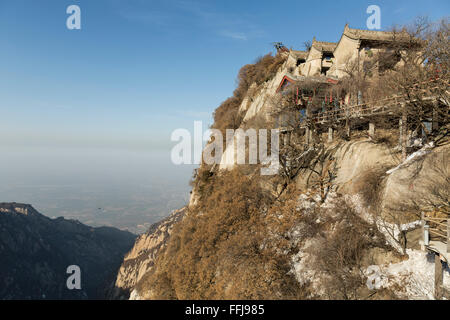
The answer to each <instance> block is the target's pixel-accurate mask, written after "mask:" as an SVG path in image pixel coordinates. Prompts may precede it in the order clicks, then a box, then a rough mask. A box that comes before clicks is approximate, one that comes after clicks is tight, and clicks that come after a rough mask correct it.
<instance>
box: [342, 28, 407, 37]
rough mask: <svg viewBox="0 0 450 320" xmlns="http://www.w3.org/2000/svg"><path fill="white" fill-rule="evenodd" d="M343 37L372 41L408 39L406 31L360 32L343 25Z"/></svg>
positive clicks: (360, 30)
mask: <svg viewBox="0 0 450 320" xmlns="http://www.w3.org/2000/svg"><path fill="white" fill-rule="evenodd" d="M344 35H346V36H347V37H349V38H351V39H355V40H372V41H374V40H375V41H393V40H395V39H396V38H397V39H406V38H408V33H407V32H406V31H401V32H389V31H377V30H362V29H352V28H350V27H349V26H348V24H346V25H345V28H344Z"/></svg>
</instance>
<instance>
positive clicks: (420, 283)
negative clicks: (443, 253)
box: [365, 249, 450, 300]
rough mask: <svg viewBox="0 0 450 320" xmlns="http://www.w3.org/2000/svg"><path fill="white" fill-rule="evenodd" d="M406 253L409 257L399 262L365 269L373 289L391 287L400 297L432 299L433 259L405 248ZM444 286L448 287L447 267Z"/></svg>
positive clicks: (449, 285)
mask: <svg viewBox="0 0 450 320" xmlns="http://www.w3.org/2000/svg"><path fill="white" fill-rule="evenodd" d="M407 254H408V256H409V259H408V260H405V261H402V262H400V263H395V264H389V265H381V266H377V265H373V266H369V267H368V268H367V270H366V271H365V275H366V276H367V277H368V279H369V280H368V282H369V281H370V282H371V283H370V284H371V285H373V288H374V289H382V288H387V289H391V290H392V291H393V292H394V293H395V294H396V295H398V296H399V297H400V298H404V299H412V300H424V299H426V300H428V299H434V259H429V257H428V254H427V253H426V252H423V251H418V250H411V249H407ZM372 280H373V282H372ZM370 284H369V283H368V285H370ZM444 287H446V288H447V289H450V270H449V269H448V268H447V269H446V270H445V271H444Z"/></svg>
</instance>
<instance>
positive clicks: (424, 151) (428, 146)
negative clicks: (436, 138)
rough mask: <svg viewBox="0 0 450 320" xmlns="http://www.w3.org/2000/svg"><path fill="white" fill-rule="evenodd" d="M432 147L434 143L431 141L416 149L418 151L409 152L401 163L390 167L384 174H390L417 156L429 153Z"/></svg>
mask: <svg viewBox="0 0 450 320" xmlns="http://www.w3.org/2000/svg"><path fill="white" fill-rule="evenodd" d="M433 148H434V143H433V142H430V143H427V144H426V145H425V146H424V147H423V148H422V149H420V150H418V151H416V152H414V153H411V154H410V155H409V156H408V157H407V158H406V160H405V161H403V162H402V163H400V164H399V165H398V166H396V167H395V168H392V169H390V170H388V171H387V172H386V174H391V173H393V172H395V171H397V170H398V169H400V168H403V167H405V166H407V165H408V164H410V163H411V162H412V161H414V160H415V159H417V158H419V157H423V156H424V155H426V154H428V153H430V152H431V149H433Z"/></svg>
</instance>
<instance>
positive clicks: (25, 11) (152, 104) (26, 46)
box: [0, 0, 449, 148]
mask: <svg viewBox="0 0 450 320" xmlns="http://www.w3.org/2000/svg"><path fill="white" fill-rule="evenodd" d="M71 4H77V5H79V6H80V8H81V11H82V30H68V29H67V28H66V24H65V22H66V19H67V17H68V15H67V14H66V8H67V7H68V6H69V5H71ZM370 4H377V5H379V6H380V7H381V10H382V27H384V28H387V27H390V26H391V25H393V24H395V23H397V24H402V23H406V22H409V21H411V20H412V19H413V18H414V17H415V16H417V15H423V14H426V15H429V16H430V18H431V19H437V18H440V17H442V15H444V14H446V13H448V12H449V2H448V1H445V0H442V1H432V0H430V1H403V0H397V1H373V0H372V1H360V0H358V1H354V0H352V1H300V0H296V1H282V2H278V1H230V0H227V1H189V0H188V1H182V0H180V1H178V0H176V1H174V0H165V1H145V0H128V1H125V0H95V1H93V0H89V1H87V0H84V1H83V0H39V1H31V0H27V1H25V0H14V1H12V0H10V1H7V0H1V1H0V44H1V50H0V70H1V75H2V76H1V77H0V112H1V117H2V118H3V120H4V121H2V126H1V127H0V136H1V137H2V138H0V144H4V145H5V144H7V145H16V144H20V145H27V144H33V145H41V144H45V145H55V146H59V145H64V146H70V145H74V146H79V145H82V146H88V145H92V146H94V147H105V146H106V147H110V146H117V147H127V148H130V147H131V148H134V147H136V148H168V147H169V146H170V140H169V137H170V132H171V131H172V130H173V129H175V128H179V127H184V128H188V129H189V128H192V126H193V120H203V121H204V122H205V123H210V122H211V113H212V112H213V110H214V109H215V108H216V107H217V106H218V105H219V103H220V102H221V101H222V100H224V99H225V98H226V97H228V96H229V95H231V93H232V91H233V89H234V87H235V79H236V74H237V71H238V70H239V68H240V67H241V66H242V65H244V64H246V63H250V62H252V61H253V60H254V59H255V58H256V57H258V56H260V55H262V54H265V53H267V52H270V51H271V43H272V42H274V41H282V42H283V43H285V44H286V45H287V46H289V47H291V46H292V47H294V48H296V49H301V45H302V43H303V41H305V40H309V39H311V38H312V37H313V36H314V35H315V36H316V37H317V39H320V40H324V41H337V40H338V38H339V35H340V33H341V32H342V29H343V27H344V25H345V23H346V22H348V23H350V26H351V27H357V28H364V27H365V21H366V19H367V16H368V15H367V14H366V12H365V11H366V8H367V6H368V5H370ZM5 120H7V121H5Z"/></svg>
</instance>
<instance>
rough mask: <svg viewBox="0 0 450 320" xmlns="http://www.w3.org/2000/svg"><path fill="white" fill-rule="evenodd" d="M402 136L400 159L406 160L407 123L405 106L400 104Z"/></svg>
mask: <svg viewBox="0 0 450 320" xmlns="http://www.w3.org/2000/svg"><path fill="white" fill-rule="evenodd" d="M401 106H402V119H401V121H402V122H401V123H402V134H401V146H402V159H403V161H405V160H406V143H407V141H408V137H407V135H408V123H407V119H408V117H407V113H406V104H405V103H402V104H401Z"/></svg>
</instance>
